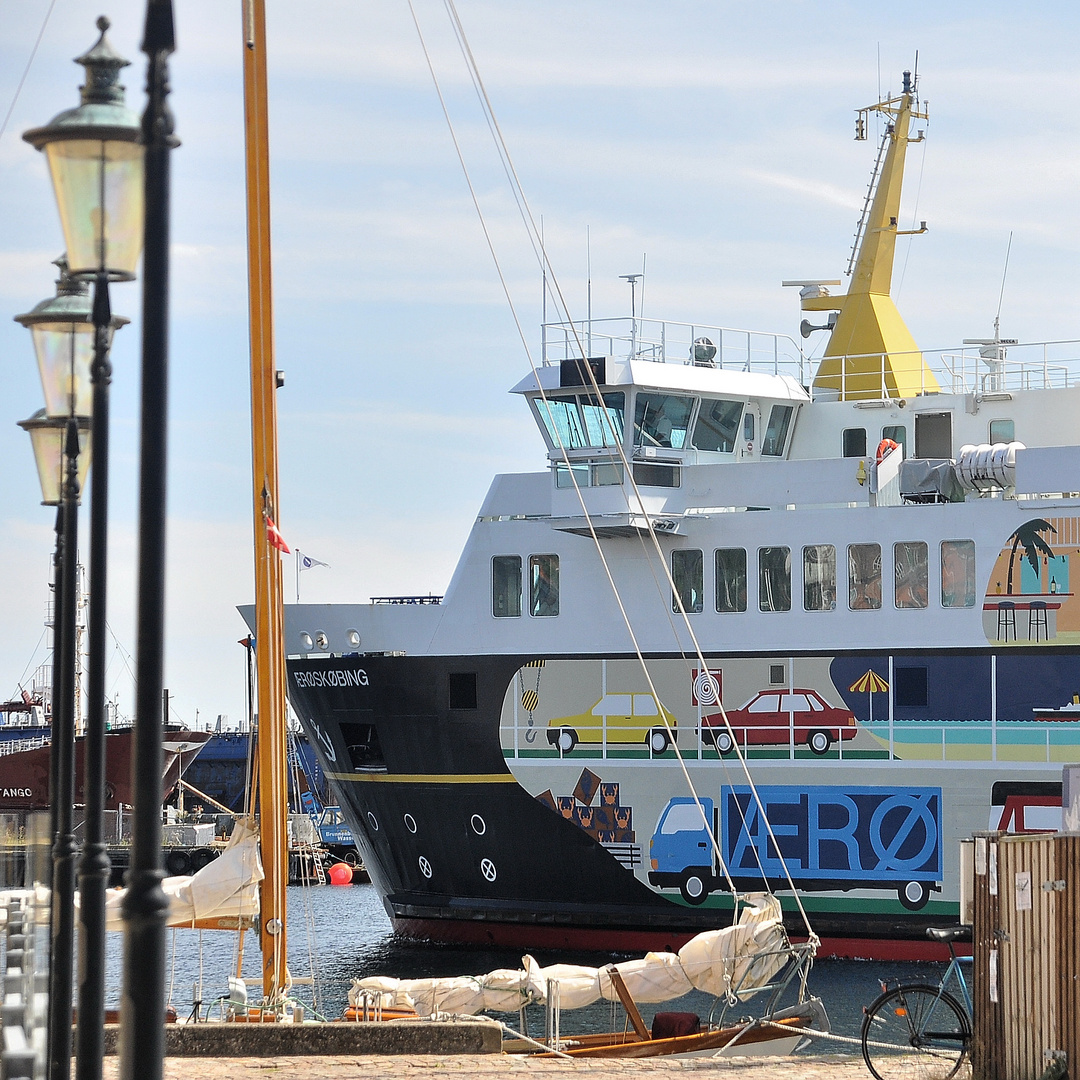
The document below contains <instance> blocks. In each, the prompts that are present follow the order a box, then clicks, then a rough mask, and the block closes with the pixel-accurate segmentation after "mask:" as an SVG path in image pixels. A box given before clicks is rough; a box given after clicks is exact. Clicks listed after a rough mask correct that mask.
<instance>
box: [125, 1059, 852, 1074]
mask: <svg viewBox="0 0 1080 1080" xmlns="http://www.w3.org/2000/svg"><path fill="white" fill-rule="evenodd" d="M702 1071H708V1072H710V1073H714V1074H718V1075H720V1076H724V1077H727V1076H731V1077H733V1078H734V1077H740V1078H742V1077H745V1078H746V1080H867V1078H868V1077H869V1075H870V1074H869V1073H868V1072H867V1069H866V1066H865V1065H864V1064H863V1060H862V1058H861V1057H858V1056H854V1057H853V1056H851V1055H822V1056H809V1055H802V1054H800V1055H799V1056H797V1057H773V1058H761V1057H746V1058H720V1059H718V1058H681V1059H670V1058H669V1059H665V1058H660V1059H650V1060H638V1061H634V1060H629V1061H602V1060H598V1059H595V1058H594V1059H592V1060H582V1061H573V1062H570V1061H552V1060H544V1061H538V1060H536V1059H529V1058H520V1057H514V1056H510V1055H504V1054H483V1055H468V1054H461V1055H455V1056H452V1057H450V1056H448V1057H439V1056H435V1055H430V1056H427V1055H425V1056H420V1055H407V1056H400V1057H390V1056H380V1057H374V1056H372V1057H356V1056H343V1057H306V1058H298V1057H287V1058H286V1057H283V1058H167V1059H166V1061H165V1080H329V1078H333V1080H376V1078H378V1080H383V1078H386V1080H396V1078H401V1080H428V1078H431V1080H435V1078H436V1077H446V1076H453V1075H464V1076H470V1077H473V1076H475V1077H480V1078H487V1080H494V1078H495V1077H499V1076H504V1075H508V1074H514V1075H516V1076H518V1077H520V1078H521V1080H525V1076H524V1074H529V1075H530V1076H531V1077H535V1078H536V1080H561V1078H563V1077H569V1076H571V1075H577V1076H580V1075H582V1074H586V1075H587V1076H588V1078H589V1080H645V1078H648V1077H656V1078H657V1080H664V1078H665V1077H668V1076H671V1075H672V1074H675V1075H678V1074H680V1073H683V1072H702ZM117 1076H118V1073H117V1060H116V1058H115V1057H107V1058H106V1059H105V1074H104V1080H116V1078H117Z"/></svg>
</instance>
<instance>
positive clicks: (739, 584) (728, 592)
mask: <svg viewBox="0 0 1080 1080" xmlns="http://www.w3.org/2000/svg"><path fill="white" fill-rule="evenodd" d="M715 558H716V610H717V611H722V612H723V611H745V610H746V548H717V549H716V555H715Z"/></svg>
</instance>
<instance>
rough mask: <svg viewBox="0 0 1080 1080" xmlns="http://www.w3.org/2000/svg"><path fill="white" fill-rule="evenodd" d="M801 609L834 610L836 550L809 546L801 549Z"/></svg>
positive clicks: (830, 547)
mask: <svg viewBox="0 0 1080 1080" xmlns="http://www.w3.org/2000/svg"><path fill="white" fill-rule="evenodd" d="M802 560H803V607H804V608H805V609H806V610H807V611H834V610H835V609H836V548H834V547H833V546H832V544H811V545H809V546H808V547H804V548H803V549H802Z"/></svg>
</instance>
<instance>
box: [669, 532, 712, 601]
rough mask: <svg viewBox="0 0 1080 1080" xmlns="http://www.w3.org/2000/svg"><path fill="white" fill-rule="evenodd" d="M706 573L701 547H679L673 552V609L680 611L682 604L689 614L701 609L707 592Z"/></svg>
mask: <svg viewBox="0 0 1080 1080" xmlns="http://www.w3.org/2000/svg"><path fill="white" fill-rule="evenodd" d="M704 574H705V570H704V558H703V557H702V554H701V551H700V550H699V549H697V548H679V549H678V550H676V551H673V552H672V553H671V580H672V582H673V583H674V585H675V592H674V594H673V595H672V597H671V609H672V611H678V610H679V605H680V604H681V605H682V609H683V610H684V611H686V612H687V613H689V614H696V613H697V612H699V611H701V608H702V596H703V594H704V592H705V582H704Z"/></svg>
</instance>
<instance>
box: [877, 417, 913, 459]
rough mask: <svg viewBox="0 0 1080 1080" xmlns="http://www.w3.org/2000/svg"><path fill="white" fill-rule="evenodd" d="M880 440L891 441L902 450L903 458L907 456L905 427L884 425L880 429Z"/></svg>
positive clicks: (901, 425)
mask: <svg viewBox="0 0 1080 1080" xmlns="http://www.w3.org/2000/svg"><path fill="white" fill-rule="evenodd" d="M881 437H882V439H892V441H893V442H894V443H896V445H897V446H901V447H903V449H904V457H907V456H908V452H907V427H906V426H905V425H904V424H886V425H885V427H883V428H882V429H881Z"/></svg>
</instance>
